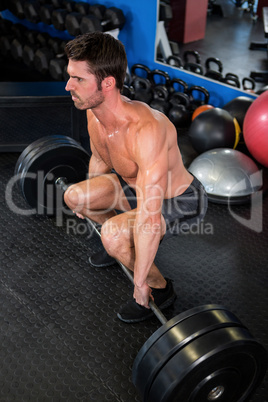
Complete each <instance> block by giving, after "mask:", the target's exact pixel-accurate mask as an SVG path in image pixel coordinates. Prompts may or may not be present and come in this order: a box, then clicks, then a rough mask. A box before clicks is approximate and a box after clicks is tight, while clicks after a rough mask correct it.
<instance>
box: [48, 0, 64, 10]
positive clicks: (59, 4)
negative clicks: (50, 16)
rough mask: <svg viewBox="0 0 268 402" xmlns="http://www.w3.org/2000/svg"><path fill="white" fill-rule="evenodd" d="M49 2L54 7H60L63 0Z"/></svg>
mask: <svg viewBox="0 0 268 402" xmlns="http://www.w3.org/2000/svg"><path fill="white" fill-rule="evenodd" d="M50 3H51V4H52V6H53V7H54V8H61V7H62V3H63V0H50Z"/></svg>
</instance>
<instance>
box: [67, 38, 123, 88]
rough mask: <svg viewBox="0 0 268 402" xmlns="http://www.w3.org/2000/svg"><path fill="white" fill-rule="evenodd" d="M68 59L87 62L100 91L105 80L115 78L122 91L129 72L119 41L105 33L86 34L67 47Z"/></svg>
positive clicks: (72, 41)
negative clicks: (110, 77) (127, 71)
mask: <svg viewBox="0 0 268 402" xmlns="http://www.w3.org/2000/svg"><path fill="white" fill-rule="evenodd" d="M65 52H66V55H67V57H68V59H71V60H75V61H86V62H87V64H88V69H89V72H90V73H91V74H93V75H95V77H96V80H97V85H98V89H99V90H100V89H101V83H102V81H103V79H104V78H106V77H108V76H112V77H114V78H115V81H116V87H117V88H118V89H119V90H120V91H121V90H122V89H123V84H124V80H125V75H126V70H127V56H126V52H125V48H124V46H123V44H122V42H120V41H119V40H118V39H115V38H114V37H113V36H112V35H110V34H108V33H103V32H93V33H86V34H83V35H79V36H77V37H76V38H75V39H73V40H71V41H70V42H68V43H67V44H66V46H65Z"/></svg>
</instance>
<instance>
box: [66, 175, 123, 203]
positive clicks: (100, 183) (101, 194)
mask: <svg viewBox="0 0 268 402" xmlns="http://www.w3.org/2000/svg"><path fill="white" fill-rule="evenodd" d="M72 190H73V191H75V192H76V195H77V199H78V205H79V207H80V209H87V210H90V211H98V210H102V211H103V210H107V211H111V210H113V209H117V210H121V211H129V210H130V205H129V203H128V201H127V198H126V196H125V194H124V191H123V189H122V186H121V184H120V181H119V179H118V177H117V175H116V174H113V173H110V174H104V175H100V176H96V177H93V178H91V179H88V180H85V181H82V182H80V183H77V184H75V185H73V186H72Z"/></svg>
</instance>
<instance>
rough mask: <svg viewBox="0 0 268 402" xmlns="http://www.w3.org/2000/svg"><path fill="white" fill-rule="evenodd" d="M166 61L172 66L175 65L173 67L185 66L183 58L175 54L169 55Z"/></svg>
mask: <svg viewBox="0 0 268 402" xmlns="http://www.w3.org/2000/svg"><path fill="white" fill-rule="evenodd" d="M166 63H167V64H169V65H170V66H173V67H178V68H182V67H183V65H182V60H181V58H180V57H179V56H174V55H172V56H169V57H168V58H167V61H166Z"/></svg>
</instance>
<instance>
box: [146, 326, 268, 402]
mask: <svg viewBox="0 0 268 402" xmlns="http://www.w3.org/2000/svg"><path fill="white" fill-rule="evenodd" d="M265 354H266V352H265V350H264V348H263V347H262V345H260V344H259V343H258V342H256V341H255V340H254V339H253V338H252V336H251V335H250V333H249V332H248V330H247V329H246V328H241V327H230V328H220V329H217V330H215V331H212V332H209V333H207V334H205V335H202V336H201V337H200V338H197V339H195V340H194V341H193V342H191V343H190V344H188V345H186V346H185V348H183V349H182V350H181V351H180V352H178V353H176V354H175V355H174V356H173V357H172V358H171V359H170V360H169V361H168V362H167V364H166V365H165V367H163V368H162V370H161V371H160V372H159V373H158V375H157V376H156V378H155V379H154V382H153V384H152V386H151V389H150V391H149V395H148V397H147V399H146V402H157V401H160V400H161V402H175V401H179V402H207V401H220V402H242V401H246V400H247V399H248V397H249V396H250V395H251V394H252V392H253V391H254V390H255V388H256V387H257V386H258V385H259V384H260V382H261V381H262V379H263V377H264V374H265V372H266V357H265Z"/></svg>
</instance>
